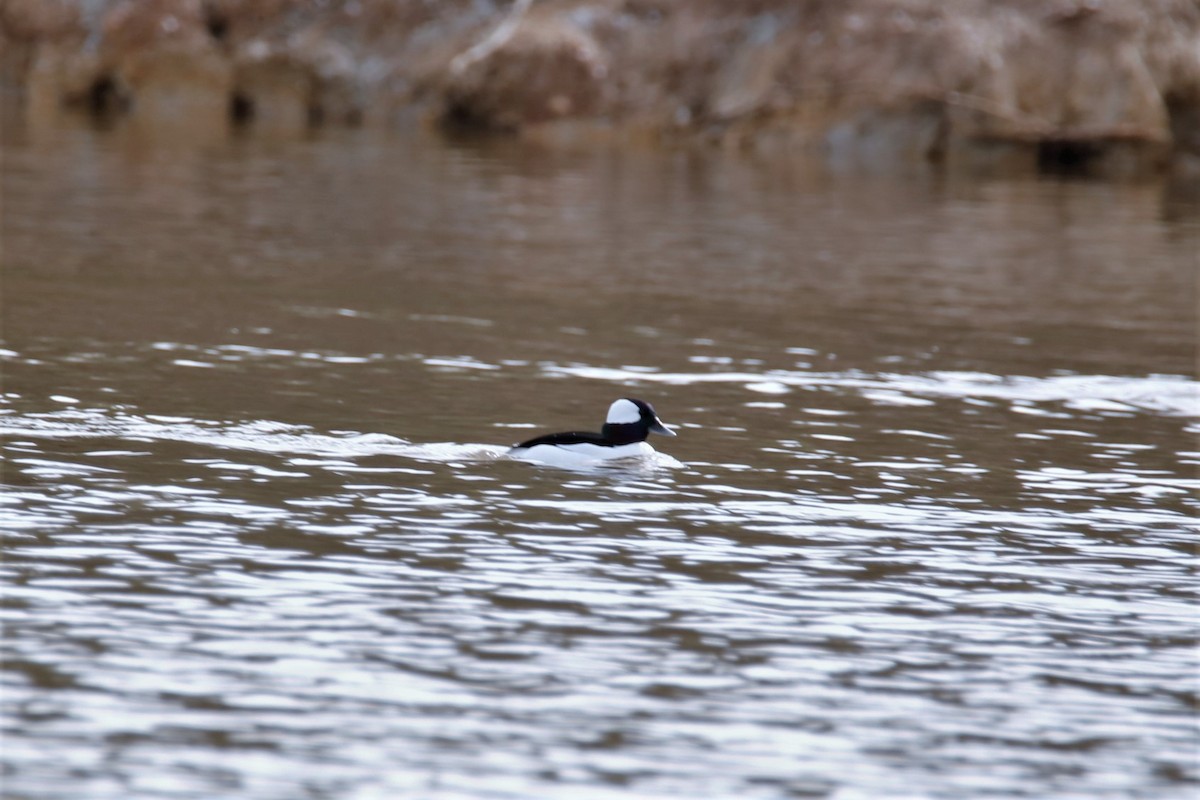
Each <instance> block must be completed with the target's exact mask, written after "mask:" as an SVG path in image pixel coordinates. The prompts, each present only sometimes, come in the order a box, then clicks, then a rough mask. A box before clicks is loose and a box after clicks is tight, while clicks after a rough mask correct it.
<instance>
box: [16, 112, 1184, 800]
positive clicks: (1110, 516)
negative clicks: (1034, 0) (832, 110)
mask: <svg viewBox="0 0 1200 800" xmlns="http://www.w3.org/2000/svg"><path fill="white" fill-rule="evenodd" d="M3 155H4V159H3V245H4V251H3V278H4V284H3V291H4V306H3V311H4V321H3V325H4V330H3V333H4V345H3V347H4V351H3V367H4V374H3V378H4V386H3V390H4V405H3V408H2V414H0V427H2V428H3V429H4V432H5V464H4V482H5V491H4V494H3V497H2V498H0V503H2V505H0V522H2V524H3V527H4V529H5V532H6V533H5V540H4V560H3V564H2V569H3V572H4V576H5V583H4V604H3V613H4V618H5V622H6V637H7V638H6V642H5V645H6V653H7V655H6V658H5V665H4V666H5V667H6V670H5V671H4V680H5V683H4V687H3V702H4V706H5V731H4V739H3V753H2V754H0V762H2V763H3V785H4V789H5V792H6V794H7V795H9V796H12V797H22V798H38V799H39V800H41V799H45V798H64V799H66V798H72V799H75V798H84V797H86V798H130V797H137V798H204V799H205V800H208V799H209V798H214V797H254V798H280V799H281V800H282V799H283V798H289V799H290V798H339V800H340V799H341V798H394V797H431V798H432V797H436V798H539V797H544V798H550V797H553V798H559V797H587V798H639V800H640V799H641V798H653V797H688V798H695V797H722V798H725V797H728V798H732V797H739V798H752V797H760V798H776V797H830V798H838V799H839V800H845V799H847V798H876V797H895V796H904V797H948V798H950V797H952V798H962V797H983V796H988V797H993V796H995V797H1035V798H1055V797H1086V798H1093V799H1096V798H1124V797H1138V798H1147V797H1163V798H1167V797H1172V798H1173V797H1186V796H1190V795H1192V794H1194V792H1195V791H1196V788H1197V781H1198V780H1200V778H1198V769H1197V760H1196V706H1197V695H1196V684H1195V676H1196V670H1197V650H1196V634H1197V626H1196V606H1195V590H1196V582H1195V573H1194V569H1195V561H1194V555H1195V541H1196V538H1195V536H1196V531H1195V528H1196V526H1195V515H1196V509H1197V504H1196V497H1195V494H1194V492H1195V490H1196V488H1197V484H1198V482H1197V480H1196V465H1197V463H1200V446H1198V445H1197V441H1196V434H1197V433H1198V432H1200V421H1198V419H1197V417H1198V416H1200V410H1198V408H1197V392H1196V387H1197V384H1196V382H1195V380H1194V373H1193V370H1194V361H1193V357H1194V347H1195V339H1194V333H1195V331H1194V325H1195V306H1194V304H1195V280H1196V268H1197V253H1198V252H1200V209H1198V208H1197V207H1196V206H1195V205H1190V204H1189V202H1190V201H1188V200H1187V199H1186V198H1180V197H1176V196H1174V195H1173V194H1172V193H1171V192H1169V191H1166V190H1163V189H1162V188H1161V187H1159V186H1153V185H1151V186H1147V185H1106V184H1095V183H1086V182H1071V181H1064V182H1009V181H1004V180H989V181H969V180H967V181H958V180H950V179H939V178H934V177H931V176H922V175H907V176H904V175H901V176H891V177H880V176H876V177H869V176H861V175H860V176H853V175H830V174H821V173H814V172H811V171H805V170H802V169H799V168H791V167H789V166H787V165H781V164H779V163H772V162H755V161H753V160H749V159H746V158H742V157H737V156H732V155H728V154H721V153H712V152H705V153H702V154H678V153H676V154H663V153H651V152H636V151H633V152H631V151H625V152H611V153H609V152H605V153H590V154H580V153H564V152H552V151H545V150H539V149H535V148H530V147H525V146H521V145H517V144H513V143H507V144H504V143H502V144H495V145H489V146H479V145H471V144H459V145H447V144H445V143H439V142H437V141H430V140H424V139H416V140H406V139H395V138H393V139H380V138H374V137H372V136H369V135H366V134H363V135H345V136H342V135H337V136H334V135H331V136H329V137H322V138H319V139H316V140H312V141H305V142H293V143H285V144H280V143H276V144H265V143H255V142H252V141H235V142H233V143H231V144H230V145H228V146H227V147H219V148H215V149H203V150H197V149H187V148H169V147H162V146H158V147H149V146H146V145H145V144H144V143H138V142H136V141H131V140H129V139H128V138H126V137H124V136H123V135H122V134H121V133H120V132H119V131H117V132H110V133H107V134H104V133H94V132H76V133H66V134H64V135H62V136H61V137H58V138H55V139H54V140H53V141H50V140H44V141H41V142H29V141H24V142H23V141H20V140H15V141H11V142H10V143H9V144H8V146H7V148H6V150H5V152H4V154H3ZM622 395H632V396H638V397H642V398H644V399H646V400H649V401H651V402H652V403H654V405H655V406H656V407H657V409H658V411H659V412H660V414H661V415H662V417H663V419H664V420H665V421H667V422H668V423H670V424H674V425H677V426H678V428H679V431H680V436H679V438H677V439H671V440H666V439H659V440H656V442H655V444H656V445H657V446H658V447H659V448H660V449H661V450H662V451H664V452H665V453H669V454H670V455H671V456H673V457H674V458H675V459H678V461H679V462H681V465H679V466H670V465H669V462H668V461H667V460H666V459H663V460H662V461H656V462H651V463H640V464H636V465H631V466H626V467H620V468H609V469H595V470H590V471H588V470H580V471H562V470H555V469H549V468H539V467H535V466H530V465H527V464H522V463H516V462H513V461H510V460H507V459H505V458H503V457H501V455H500V454H501V453H502V452H503V447H502V446H503V445H507V444H510V443H512V442H514V441H517V440H520V439H523V438H526V437H528V436H529V435H531V434H532V432H535V431H551V430H563V429H571V428H580V427H582V428H594V427H596V426H598V425H599V423H600V422H601V418H602V416H603V413H604V409H605V408H606V407H607V406H608V404H609V402H611V400H613V399H615V398H616V397H619V396H622Z"/></svg>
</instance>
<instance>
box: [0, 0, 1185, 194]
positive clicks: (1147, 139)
mask: <svg viewBox="0 0 1200 800" xmlns="http://www.w3.org/2000/svg"><path fill="white" fill-rule="evenodd" d="M0 54H2V55H0V83H2V85H3V86H4V88H5V89H6V94H7V96H8V97H9V100H10V102H9V105H10V107H17V108H19V109H20V114H21V115H22V116H23V117H24V118H25V119H26V120H27V121H28V124H29V125H30V126H33V127H35V128H36V126H37V125H41V124H50V123H51V122H53V121H54V120H55V119H56V118H58V117H60V116H61V115H63V114H71V113H86V114H91V115H93V116H95V117H97V118H100V119H107V120H120V121H127V122H128V123H130V124H137V125H142V126H145V127H146V128H148V129H150V130H156V131H160V132H168V133H170V132H174V131H179V130H186V131H187V132H188V133H189V134H192V135H194V134H196V133H197V132H206V133H207V135H212V136H221V135H226V134H227V133H228V130H229V129H230V127H232V126H244V127H245V128H247V129H248V130H251V131H256V132H259V133H262V134H264V135H265V134H268V133H276V134H277V133H284V134H287V133H295V132H298V131H302V130H304V129H306V128H308V127H310V126H313V125H380V126H384V125H396V124H411V123H413V122H415V121H432V122H437V123H441V124H444V125H447V126H451V127H465V128H469V129H473V130H484V131H496V132H504V133H515V134H519V135H523V136H530V137H538V138H543V139H553V140H570V141H579V140H591V139H594V138H601V139H605V140H608V139H612V138H618V139H620V138H638V139H653V140H665V141H683V142H687V141H709V142H714V143H719V144H722V145H729V146H738V147H746V148H755V149H762V150H769V151H775V150H779V151H786V152H797V153H800V152H811V153H817V154H821V155H822V156H823V157H825V158H827V159H829V160H832V161H834V162H838V163H850V164H859V163H861V164H867V165H891V164H896V163H905V162H933V163H936V164H944V165H947V166H950V167H960V166H965V167H972V166H978V167H984V168H996V167H1001V168H1005V169H1029V170H1043V171H1047V170H1048V171H1058V170H1061V171H1082V172H1090V173H1097V174H1109V175H1128V174H1143V173H1147V172H1154V171H1159V170H1162V169H1174V170H1177V171H1183V172H1200V166H1198V165H1200V3H1198V2H1197V0H1139V1H1138V2H1129V0H958V2H954V3H943V2H940V0H740V1H738V2H735V1H734V0H592V1H591V2H585V1H583V0H534V1H533V2H530V0H515V2H497V3H489V2H477V1H475V0H439V2H432V0H327V2H324V3H316V2H295V1H289V0H136V2H135V0H3V3H2V4H0ZM13 98H16V100H15V101H14V100H13Z"/></svg>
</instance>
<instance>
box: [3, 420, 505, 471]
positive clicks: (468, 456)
mask: <svg viewBox="0 0 1200 800" xmlns="http://www.w3.org/2000/svg"><path fill="white" fill-rule="evenodd" d="M0 430H3V432H4V433H5V435H7V436H29V437H35V438H52V439H91V438H106V439H119V440H124V441H133V442H147V441H164V442H187V443H190V444H199V445H204V446H208V447H215V448H224V449H230V450H240V451H249V452H257V453H272V454H283V455H302V456H321V457H326V458H329V457H336V458H364V457H367V456H398V457H401V458H409V459H414V460H418V461H434V462H453V461H486V460H493V459H497V458H500V457H502V456H503V455H504V454H505V452H507V448H505V447H500V446H497V445H487V444H456V443H451V442H445V443H433V444H413V443H411V442H407V441H405V440H403V439H400V438H398V437H395V436H391V435H389V434H384V433H359V432H355V431H339V432H337V433H321V432H319V431H315V430H313V429H312V428H309V427H306V426H303V425H292V424H288V423H284V422H276V421H273V420H255V421H251V422H233V423H229V422H219V421H212V420H193V419H188V418H186V417H162V416H155V415H141V414H131V413H127V412H111V411H105V410H99V409H69V410H64V411H57V412H50V413H45V414H27V415H22V416H16V415H13V416H8V417H5V418H4V420H3V424H2V425H0Z"/></svg>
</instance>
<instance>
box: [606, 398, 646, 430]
mask: <svg viewBox="0 0 1200 800" xmlns="http://www.w3.org/2000/svg"><path fill="white" fill-rule="evenodd" d="M641 418H642V410H641V409H640V408H638V407H637V404H636V403H634V402H633V401H632V400H626V399H625V398H623V397H622V398H621V399H620V400H617V401H616V402H615V403H613V404H612V405H611V406H609V407H608V418H607V419H605V420H604V421H605V422H607V423H608V424H609V425H628V424H629V423H631V422H637V421H638V420H640V419H641Z"/></svg>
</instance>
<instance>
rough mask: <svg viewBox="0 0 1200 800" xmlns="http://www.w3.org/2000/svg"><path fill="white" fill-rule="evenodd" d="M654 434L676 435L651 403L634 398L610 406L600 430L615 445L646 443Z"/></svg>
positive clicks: (626, 398)
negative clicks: (659, 416)
mask: <svg viewBox="0 0 1200 800" xmlns="http://www.w3.org/2000/svg"><path fill="white" fill-rule="evenodd" d="M652 433H661V434H662V435H663V436H674V435H675V431H673V430H671V429H670V428H668V427H667V426H666V425H664V424H663V423H662V420H660V419H659V418H658V415H657V414H655V413H654V409H653V408H652V407H651V405H650V404H649V403H646V402H643V401H641V400H634V399H633V398H632V397H622V398H621V399H620V400H617V401H616V402H614V403H613V404H612V405H611V406H609V407H608V418H607V419H605V420H604V427H603V428H601V429H600V435H601V436H603V437H604V438H605V439H607V440H609V441H611V442H612V443H613V444H632V443H633V442H644V441H646V437H647V436H649V435H650V434H652Z"/></svg>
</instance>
